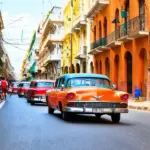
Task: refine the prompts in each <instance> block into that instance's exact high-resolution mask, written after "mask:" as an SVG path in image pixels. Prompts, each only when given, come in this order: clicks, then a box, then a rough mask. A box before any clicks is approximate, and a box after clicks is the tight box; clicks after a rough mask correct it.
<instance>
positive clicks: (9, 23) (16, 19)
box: [5, 17, 23, 27]
mask: <svg viewBox="0 0 150 150" xmlns="http://www.w3.org/2000/svg"><path fill="white" fill-rule="evenodd" d="M22 18H23V17H20V18H18V19H16V20H14V21H13V22H11V23H9V24H8V25H6V26H5V27H7V26H9V25H12V24H14V23H16V22H17V21H20V20H21V19H22Z"/></svg>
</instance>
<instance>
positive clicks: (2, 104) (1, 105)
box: [0, 101, 6, 109]
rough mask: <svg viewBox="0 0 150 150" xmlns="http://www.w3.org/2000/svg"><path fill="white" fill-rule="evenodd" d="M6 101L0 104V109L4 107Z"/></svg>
mask: <svg viewBox="0 0 150 150" xmlns="http://www.w3.org/2000/svg"><path fill="white" fill-rule="evenodd" d="M5 102H6V101H3V102H2V103H0V109H1V108H2V107H3V106H4V104H5Z"/></svg>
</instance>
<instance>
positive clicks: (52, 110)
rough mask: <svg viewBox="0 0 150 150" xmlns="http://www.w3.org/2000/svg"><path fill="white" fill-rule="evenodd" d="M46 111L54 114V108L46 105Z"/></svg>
mask: <svg viewBox="0 0 150 150" xmlns="http://www.w3.org/2000/svg"><path fill="white" fill-rule="evenodd" d="M48 113H49V114H54V109H53V108H51V107H50V106H48Z"/></svg>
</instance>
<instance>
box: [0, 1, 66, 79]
mask: <svg viewBox="0 0 150 150" xmlns="http://www.w3.org/2000/svg"><path fill="white" fill-rule="evenodd" d="M67 2H68V0H0V10H1V11H2V17H3V22H4V30H3V40H4V41H5V42H4V46H5V49H6V51H7V53H8V55H9V57H10V61H11V64H12V66H13V67H14V69H15V70H14V71H15V74H16V78H19V77H20V73H21V65H22V61H23V59H24V57H25V52H26V51H27V50H28V48H29V44H30V41H31V38H32V34H33V31H34V30H37V27H38V25H39V23H40V21H41V20H42V19H43V18H44V16H45V15H46V14H47V12H48V10H50V9H51V8H52V6H61V7H64V6H65V4H66V3H67Z"/></svg>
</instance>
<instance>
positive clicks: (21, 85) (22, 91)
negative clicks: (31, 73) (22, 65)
mask: <svg viewBox="0 0 150 150" xmlns="http://www.w3.org/2000/svg"><path fill="white" fill-rule="evenodd" d="M29 86H30V82H21V83H19V85H18V96H19V97H22V96H24V95H25V90H27V89H28V88H29Z"/></svg>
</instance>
